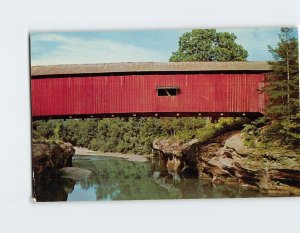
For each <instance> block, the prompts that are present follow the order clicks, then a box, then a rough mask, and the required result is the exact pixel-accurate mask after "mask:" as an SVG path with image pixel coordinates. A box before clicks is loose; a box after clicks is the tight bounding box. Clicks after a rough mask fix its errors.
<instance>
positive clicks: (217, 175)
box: [153, 131, 300, 196]
mask: <svg viewBox="0 0 300 233" xmlns="http://www.w3.org/2000/svg"><path fill="white" fill-rule="evenodd" d="M153 148H154V155H156V157H159V158H161V159H163V160H164V161H166V162H165V164H166V165H167V168H168V167H171V168H172V167H174V166H175V162H176V161H177V160H179V161H180V166H178V167H177V170H176V169H173V171H179V172H182V171H184V170H185V169H186V168H187V167H192V168H194V167H195V166H196V168H197V170H198V174H199V177H200V179H202V180H206V179H207V180H210V181H211V182H213V183H219V184H220V183H225V184H228V185H239V186H242V187H247V188H251V189H258V190H261V191H262V192H266V193H268V194H269V195H275V196H276V195H278V196H283V195H300V163H299V161H300V155H297V154H286V155H285V154H280V155H270V154H268V155H262V154H257V153H256V152H255V151H254V150H253V149H249V148H247V147H245V146H244V145H243V140H242V136H241V133H240V131H233V132H229V133H226V134H223V135H221V136H219V137H217V138H215V139H214V140H213V141H211V142H209V143H206V144H200V143H199V142H198V141H197V140H196V139H193V140H191V141H190V142H188V143H180V142H179V141H174V140H173V141H172V140H168V139H163V140H156V141H154V143H153ZM168 164H169V165H168ZM173 164H174V165H173ZM177 164H178V162H177ZM170 165H173V166H170ZM167 170H168V171H169V170H170V169H169V168H168V169H167Z"/></svg>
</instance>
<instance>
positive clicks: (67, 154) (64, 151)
mask: <svg viewBox="0 0 300 233" xmlns="http://www.w3.org/2000/svg"><path fill="white" fill-rule="evenodd" d="M74 153H75V149H74V148H73V146H72V144H71V143H65V142H63V141H59V140H57V141H55V142H53V141H49V140H44V141H38V140H33V142H32V168H33V172H34V174H35V175H48V174H51V173H53V172H57V171H58V170H59V169H61V168H63V167H71V166H72V157H73V155H74Z"/></svg>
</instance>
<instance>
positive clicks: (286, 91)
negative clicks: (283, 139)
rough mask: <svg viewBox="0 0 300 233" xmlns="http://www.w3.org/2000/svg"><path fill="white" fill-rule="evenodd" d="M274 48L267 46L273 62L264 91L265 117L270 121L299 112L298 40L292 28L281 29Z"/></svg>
mask: <svg viewBox="0 0 300 233" xmlns="http://www.w3.org/2000/svg"><path fill="white" fill-rule="evenodd" d="M279 38H280V41H279V43H278V45H277V47H276V48H272V47H271V46H268V48H269V51H270V52H271V53H272V55H273V58H274V61H272V62H269V63H270V65H271V66H272V72H271V73H270V74H269V75H268V76H267V82H268V86H267V88H266V89H265V91H266V93H267V94H268V96H269V101H268V108H267V115H268V116H269V117H271V118H272V119H280V118H285V117H286V116H290V115H293V114H295V113H297V112H298V110H299V76H298V74H299V60H298V39H297V38H296V37H295V32H294V30H293V29H292V28H281V33H280V34H279Z"/></svg>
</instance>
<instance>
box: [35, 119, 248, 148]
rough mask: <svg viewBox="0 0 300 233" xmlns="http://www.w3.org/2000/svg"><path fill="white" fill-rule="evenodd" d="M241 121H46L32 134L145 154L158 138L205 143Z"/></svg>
mask: <svg viewBox="0 0 300 233" xmlns="http://www.w3.org/2000/svg"><path fill="white" fill-rule="evenodd" d="M244 123H246V122H245V119H242V118H237V119H234V118H221V119H220V120H219V121H218V122H216V123H211V122H209V121H207V119H205V118H193V117H186V118H174V117H166V118H111V119H109V118H106V119H87V120H76V119H73V120H66V121H62V120H49V121H48V122H44V121H36V122H34V129H33V134H34V135H39V136H40V137H45V138H59V139H62V140H64V141H67V142H71V143H72V144H73V145H76V146H83V147H88V148H89V149H92V150H99V151H104V152H106V151H107V152H121V153H128V152H131V153H136V154H148V153H151V151H152V143H153V141H154V140H155V139H157V138H160V137H172V138H175V139H179V140H181V141H182V142H184V141H188V140H190V139H192V138H198V139H199V141H200V142H205V141H207V140H210V139H211V138H213V137H215V136H217V135H219V134H220V133H224V132H226V131H229V130H232V129H236V128H241V126H242V125H243V124H244Z"/></svg>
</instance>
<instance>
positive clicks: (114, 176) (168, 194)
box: [34, 156, 262, 201]
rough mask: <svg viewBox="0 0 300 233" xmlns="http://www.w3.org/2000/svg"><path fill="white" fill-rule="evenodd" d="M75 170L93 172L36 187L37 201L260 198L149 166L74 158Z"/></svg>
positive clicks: (235, 188) (101, 159)
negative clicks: (82, 176)
mask: <svg viewBox="0 0 300 233" xmlns="http://www.w3.org/2000/svg"><path fill="white" fill-rule="evenodd" d="M73 166H74V167H79V168H83V169H87V170H90V171H92V175H91V176H90V177H89V178H88V179H87V180H83V181H73V180H70V179H63V178H52V179H47V181H44V182H39V184H36V185H35V186H34V192H35V195H36V198H37V200H38V201H95V200H149V199H197V198H221V197H257V196H262V194H261V193H260V192H259V191H254V190H250V189H246V188H241V187H236V186H227V185H214V184H212V183H211V182H208V181H207V182H205V181H201V180H199V179H198V178H196V177H190V178H187V177H182V176H179V175H177V174H174V173H173V174H172V173H168V172H167V171H161V170H159V169H157V167H156V166H153V164H151V163H150V162H146V163H141V162H130V161H127V160H124V159H121V158H113V157H96V156H74V157H73Z"/></svg>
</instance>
